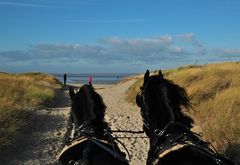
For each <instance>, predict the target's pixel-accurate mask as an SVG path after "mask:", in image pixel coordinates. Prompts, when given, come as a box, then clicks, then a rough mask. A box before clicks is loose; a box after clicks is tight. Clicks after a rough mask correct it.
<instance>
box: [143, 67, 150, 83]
mask: <svg viewBox="0 0 240 165" xmlns="http://www.w3.org/2000/svg"><path fill="white" fill-rule="evenodd" d="M148 79H149V70H147V71H146V73H145V75H144V84H145V83H146V82H147V81H148Z"/></svg>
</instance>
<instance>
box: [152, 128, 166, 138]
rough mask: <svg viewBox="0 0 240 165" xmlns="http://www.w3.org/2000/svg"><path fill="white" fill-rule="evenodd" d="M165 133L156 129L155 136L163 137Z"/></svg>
mask: <svg viewBox="0 0 240 165" xmlns="http://www.w3.org/2000/svg"><path fill="white" fill-rule="evenodd" d="M164 132H165V131H163V130H160V129H155V130H154V134H155V135H157V136H162V135H163V134H164Z"/></svg>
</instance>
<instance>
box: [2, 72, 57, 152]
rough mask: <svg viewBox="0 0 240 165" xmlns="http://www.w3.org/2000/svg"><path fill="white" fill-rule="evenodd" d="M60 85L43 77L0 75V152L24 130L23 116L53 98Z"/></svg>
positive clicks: (45, 75)
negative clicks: (55, 89)
mask: <svg viewBox="0 0 240 165" xmlns="http://www.w3.org/2000/svg"><path fill="white" fill-rule="evenodd" d="M60 86H61V85H60V82H59V81H58V80H57V79H56V78H54V77H53V76H50V75H47V74H43V73H25V74H6V73H0V87H1V89H0V125H1V127H0V148H1V147H2V146H5V145H9V143H10V142H11V137H13V136H14V135H16V134H17V132H18V131H19V130H20V129H21V128H22V127H23V126H24V124H25V122H24V114H25V113H24V112H25V111H26V109H28V108H29V107H32V106H39V105H41V104H43V103H44V102H46V101H49V100H50V99H52V98H53V96H54V88H57V87H60Z"/></svg>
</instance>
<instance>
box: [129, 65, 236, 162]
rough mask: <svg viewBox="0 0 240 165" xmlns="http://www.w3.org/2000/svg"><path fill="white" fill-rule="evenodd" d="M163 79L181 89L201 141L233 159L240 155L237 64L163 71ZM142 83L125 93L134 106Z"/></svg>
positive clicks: (139, 81)
mask: <svg viewBox="0 0 240 165" xmlns="http://www.w3.org/2000/svg"><path fill="white" fill-rule="evenodd" d="M164 75H165V78H167V79H170V80H172V81H173V82H175V83H176V84H178V85H180V86H182V87H184V88H185V89H186V90H187V93H188V94H189V96H190V97H191V102H192V103H193V107H194V109H195V111H192V112H191V116H192V117H193V118H194V120H195V121H196V123H197V124H198V125H199V126H200V127H201V129H202V132H203V135H204V138H205V139H207V140H208V141H210V142H212V143H213V144H214V146H215V147H216V148H217V150H218V151H220V152H224V153H226V154H228V155H231V156H232V157H235V154H236V153H239V152H240V76H239V75H240V63H220V64H209V65H207V66H187V67H181V68H178V69H173V70H166V71H164ZM142 82H143V79H139V80H138V81H137V82H136V83H135V84H134V85H133V86H131V87H130V88H129V90H128V91H127V99H128V100H130V102H132V103H133V102H135V96H136V94H137V92H138V91H139V87H140V85H141V84H142Z"/></svg>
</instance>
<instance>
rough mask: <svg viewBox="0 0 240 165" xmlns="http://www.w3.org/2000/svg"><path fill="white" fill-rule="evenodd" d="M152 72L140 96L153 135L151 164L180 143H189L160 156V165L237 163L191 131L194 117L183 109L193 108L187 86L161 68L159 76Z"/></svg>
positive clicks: (145, 129)
mask: <svg viewBox="0 0 240 165" xmlns="http://www.w3.org/2000/svg"><path fill="white" fill-rule="evenodd" d="M149 74H150V73H149V71H148V70H147V71H146V73H145V75H144V82H143V86H142V87H141V91H140V92H139V94H138V95H137V96H136V103H137V105H138V106H139V107H140V108H141V115H142V118H143V123H144V125H143V129H144V131H145V132H146V134H147V135H148V137H149V138H150V149H149V152H148V159H147V165H152V163H153V162H154V161H156V160H157V159H158V157H159V155H160V154H162V153H163V152H164V151H166V150H167V149H170V148H172V147H173V146H176V145H177V144H185V146H184V147H183V148H180V149H178V150H176V151H172V152H170V153H168V154H166V155H164V156H163V157H162V158H160V159H159V162H158V164H159V165H160V164H161V165H162V164H184V165H192V164H206V165H216V164H233V163H232V162H231V161H229V160H227V159H226V158H223V157H221V156H220V155H219V154H217V153H216V151H214V150H212V149H211V148H209V147H208V143H206V142H204V141H203V140H201V138H200V137H199V136H198V135H197V134H196V133H193V132H191V130H190V129H191V128H192V124H193V120H192V119H191V118H190V117H189V116H187V115H186V114H184V112H183V109H190V108H191V104H190V101H189V98H188V96H187V93H186V91H185V89H184V88H182V87H180V86H178V85H176V84H174V83H173V82H171V81H169V80H167V79H165V78H164V76H163V74H162V72H161V71H159V73H158V75H153V76H150V75H149ZM189 142H190V143H191V144H190V143H189ZM180 162H181V163H180Z"/></svg>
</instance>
